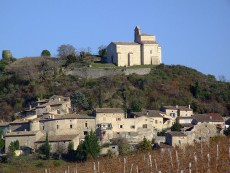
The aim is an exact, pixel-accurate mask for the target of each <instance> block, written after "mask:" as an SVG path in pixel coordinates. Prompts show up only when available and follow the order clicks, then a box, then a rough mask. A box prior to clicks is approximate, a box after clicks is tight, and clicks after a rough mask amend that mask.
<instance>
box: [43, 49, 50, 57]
mask: <svg viewBox="0 0 230 173" xmlns="http://www.w3.org/2000/svg"><path fill="white" fill-rule="evenodd" d="M41 56H48V57H50V56H51V53H50V51H48V50H43V51H42V53H41Z"/></svg>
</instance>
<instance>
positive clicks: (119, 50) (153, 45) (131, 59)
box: [107, 26, 162, 67]
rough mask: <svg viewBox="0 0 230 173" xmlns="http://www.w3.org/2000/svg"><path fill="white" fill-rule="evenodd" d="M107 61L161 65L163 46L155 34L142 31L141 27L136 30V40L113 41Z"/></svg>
mask: <svg viewBox="0 0 230 173" xmlns="http://www.w3.org/2000/svg"><path fill="white" fill-rule="evenodd" d="M107 62H108V63H114V64H115V65H117V66H126V67H128V66H134V65H149V64H152V65H159V64H160V63H161V62H162V60H161V47H160V46H159V45H158V43H157V42H156V37H155V36H154V35H149V34H144V33H141V29H140V27H138V26H136V28H135V30H134V42H111V43H110V44H109V45H108V46H107Z"/></svg>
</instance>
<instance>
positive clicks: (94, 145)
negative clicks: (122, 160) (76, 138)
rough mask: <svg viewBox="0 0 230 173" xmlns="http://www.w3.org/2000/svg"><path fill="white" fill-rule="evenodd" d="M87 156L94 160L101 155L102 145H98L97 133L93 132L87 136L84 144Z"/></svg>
mask: <svg viewBox="0 0 230 173" xmlns="http://www.w3.org/2000/svg"><path fill="white" fill-rule="evenodd" d="M83 145H84V147H85V149H86V151H87V154H89V155H91V156H92V157H93V158H94V159H95V158H96V156H98V154H99V153H100V145H99V143H98V138H97V136H96V133H95V132H93V131H91V132H90V133H89V134H87V135H86V136H85V140H84V143H83Z"/></svg>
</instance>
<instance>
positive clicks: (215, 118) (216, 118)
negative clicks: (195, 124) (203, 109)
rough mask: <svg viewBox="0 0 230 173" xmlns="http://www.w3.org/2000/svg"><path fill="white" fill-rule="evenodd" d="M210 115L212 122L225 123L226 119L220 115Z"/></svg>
mask: <svg viewBox="0 0 230 173" xmlns="http://www.w3.org/2000/svg"><path fill="white" fill-rule="evenodd" d="M208 115H209V118H210V121H212V122H224V118H223V117H222V116H221V115H220V114H218V113H209V114H208Z"/></svg>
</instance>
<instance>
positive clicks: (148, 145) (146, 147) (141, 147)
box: [138, 137, 152, 150]
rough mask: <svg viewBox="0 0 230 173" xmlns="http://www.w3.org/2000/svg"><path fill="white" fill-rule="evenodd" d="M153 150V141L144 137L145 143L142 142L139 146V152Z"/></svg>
mask: <svg viewBox="0 0 230 173" xmlns="http://www.w3.org/2000/svg"><path fill="white" fill-rule="evenodd" d="M151 148H152V145H151V141H150V140H148V139H146V137H144V139H143V141H141V142H140V143H139V145H138V149H139V150H150V149H151Z"/></svg>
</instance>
